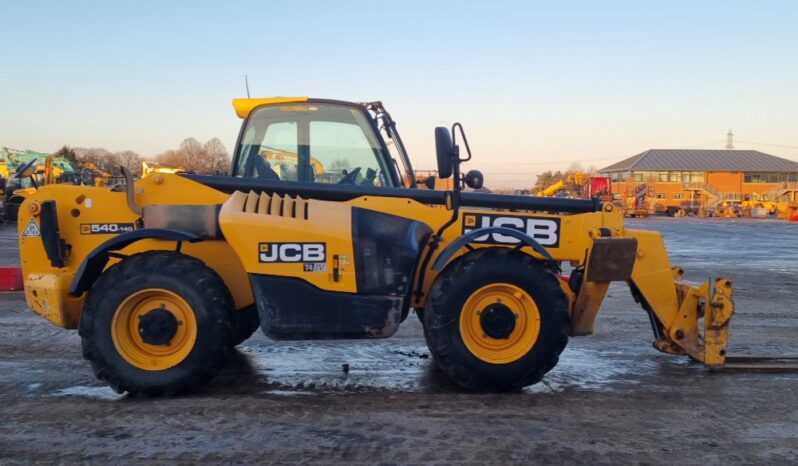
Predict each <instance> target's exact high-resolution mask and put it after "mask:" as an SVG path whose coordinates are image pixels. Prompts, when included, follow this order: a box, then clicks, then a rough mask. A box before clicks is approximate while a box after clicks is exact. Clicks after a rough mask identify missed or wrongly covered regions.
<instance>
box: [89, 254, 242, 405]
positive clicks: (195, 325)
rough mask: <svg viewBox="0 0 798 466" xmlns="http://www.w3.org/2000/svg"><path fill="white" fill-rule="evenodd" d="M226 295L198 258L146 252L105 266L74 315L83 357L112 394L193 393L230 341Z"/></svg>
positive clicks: (230, 307) (214, 370)
mask: <svg viewBox="0 0 798 466" xmlns="http://www.w3.org/2000/svg"><path fill="white" fill-rule="evenodd" d="M233 312H234V311H233V299H232V297H231V295H230V292H229V291H228V289H227V287H226V286H225V284H224V282H223V281H222V279H221V278H220V277H219V276H218V275H217V274H216V272H214V271H213V270H212V269H210V268H208V267H207V266H206V265H205V264H204V263H203V262H202V261H200V260H198V259H196V258H194V257H191V256H187V255H183V254H181V253H178V252H174V251H149V252H144V253H140V254H136V255H133V256H130V257H127V258H125V259H123V260H122V261H121V262H119V263H118V264H115V265H114V266H112V267H111V268H109V269H108V270H107V271H105V272H104V273H103V274H102V275H101V276H100V278H99V279H98V280H97V281H96V282H95V284H94V285H93V286H92V288H91V290H90V291H89V295H88V297H87V298H86V302H85V304H84V306H83V314H82V316H81V320H80V336H81V343H82V347H83V356H84V357H85V358H86V359H88V360H89V361H90V362H91V365H92V368H93V369H94V373H95V375H96V376H97V378H99V379H100V380H103V381H105V382H107V383H108V384H109V385H110V386H111V387H112V388H113V389H114V390H116V391H117V392H119V393H123V392H125V391H127V392H128V393H131V394H144V395H171V394H178V393H186V392H192V391H196V390H198V389H199V388H201V387H202V386H204V385H205V384H207V383H208V382H209V381H210V380H211V379H212V378H213V377H214V375H216V373H217V372H218V371H219V369H220V368H221V367H222V365H223V364H224V361H225V355H226V353H227V351H228V350H229V349H230V348H231V347H232V342H233V336H234V335H233V318H234V316H233Z"/></svg>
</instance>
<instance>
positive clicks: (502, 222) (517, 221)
mask: <svg viewBox="0 0 798 466" xmlns="http://www.w3.org/2000/svg"><path fill="white" fill-rule="evenodd" d="M488 227H504V228H512V229H513V230H518V231H521V232H523V233H526V234H527V235H529V236H531V237H532V238H533V239H534V240H535V241H537V242H538V243H540V245H541V246H550V247H554V248H556V247H559V245H560V219H559V218H548V217H515V216H510V215H494V214H465V215H464V216H463V234H466V233H469V232H471V231H473V230H476V229H478V228H488ZM474 241H475V242H477V243H493V244H518V243H520V242H521V241H520V240H519V239H518V238H513V237H512V236H507V235H503V234H501V233H492V234H487V235H482V236H479V237H477V238H476V239H475V240H474Z"/></svg>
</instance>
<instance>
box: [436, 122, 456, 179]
mask: <svg viewBox="0 0 798 466" xmlns="http://www.w3.org/2000/svg"><path fill="white" fill-rule="evenodd" d="M435 152H436V154H437V157H438V176H439V177H440V178H443V179H446V178H449V177H450V176H452V170H453V169H454V159H455V156H456V154H455V149H454V143H453V142H452V135H451V134H450V133H449V129H448V128H444V127H440V126H439V127H437V128H435Z"/></svg>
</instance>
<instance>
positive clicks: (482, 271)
mask: <svg viewBox="0 0 798 466" xmlns="http://www.w3.org/2000/svg"><path fill="white" fill-rule="evenodd" d="M234 106H235V109H236V112H237V114H238V115H239V116H240V117H242V118H243V119H244V121H243V128H242V131H241V133H240V134H241V136H240V138H241V139H240V140H239V141H238V143H237V144H236V145H235V147H237V148H238V149H237V151H236V153H235V155H234V158H233V165H232V170H231V176H226V175H225V176H222V175H215V176H207V175H196V174H191V173H153V174H151V175H149V176H145V177H143V178H142V179H141V180H138V181H134V179H133V177H132V175H131V174H130V173H126V177H127V185H126V189H125V190H124V191H119V190H111V189H108V188H101V187H90V186H68V185H47V186H44V187H42V188H41V189H39V190H38V191H37V192H35V193H34V194H32V195H30V196H29V197H28V198H27V199H26V201H25V203H24V204H23V206H22V209H21V211H20V221H19V235H20V253H21V257H22V271H23V276H24V282H25V296H26V299H27V302H28V304H29V306H30V308H31V309H32V310H33V311H34V312H36V313H38V314H40V315H41V316H43V317H44V318H46V319H48V320H50V321H51V322H53V323H54V324H56V325H58V326H60V327H64V328H79V333H80V336H81V343H82V347H83V355H84V356H85V357H86V358H87V359H88V360H89V361H90V362H91V364H92V367H93V368H94V371H95V374H96V375H97V377H98V378H100V379H101V380H103V381H105V382H107V383H108V384H109V385H110V386H111V387H113V388H114V389H115V390H117V391H120V392H122V391H128V392H131V393H146V394H172V393H180V392H186V391H192V390H196V389H198V388H200V387H202V386H203V385H204V384H206V383H207V382H208V381H209V380H211V378H212V377H213V376H214V375H215V374H216V373H217V372H218V371H219V369H220V368H221V366H222V364H223V363H224V360H225V354H226V353H227V351H229V350H230V348H232V347H233V346H235V345H236V344H238V343H240V342H241V341H243V340H245V339H246V338H248V337H249V336H250V335H251V334H252V333H253V332H254V331H255V330H256V329H257V328H260V329H261V330H262V331H263V332H264V333H265V334H266V335H268V336H269V337H271V338H274V339H324V338H335V339H345V338H364V339H369V338H385V337H389V336H391V335H392V334H394V333H395V332H396V330H397V329H398V327H399V325H400V324H401V322H402V321H403V320H404V319H405V318H406V317H407V316H408V315H409V313H410V311H411V309H414V310H415V312H416V313H417V314H418V316H419V318H420V319H421V321H422V324H423V328H424V335H425V338H426V341H427V344H428V346H429V349H430V352H431V353H432V356H433V357H434V358H435V361H436V363H437V364H438V366H440V367H441V368H442V369H443V371H444V372H445V373H446V374H447V375H448V376H449V377H451V379H452V380H454V381H455V382H456V383H458V384H459V385H461V386H463V387H466V388H469V389H479V388H496V389H513V388H518V387H523V386H526V385H530V384H534V383H536V382H538V381H540V380H541V378H542V377H543V376H544V375H545V374H546V373H547V372H548V371H549V370H551V369H552V368H554V367H555V366H556V364H557V362H558V360H559V357H560V353H561V352H562V350H563V349H564V348H565V345H566V343H567V341H568V338H569V337H574V336H581V335H588V334H590V333H592V332H593V328H594V322H595V319H596V316H597V313H598V311H599V307H600V305H601V303H602V301H603V299H604V297H605V295H606V293H607V289H608V287H609V286H610V283H612V282H615V281H622V282H627V283H628V284H629V286H630V288H631V292H632V295H633V297H634V299H635V300H636V301H637V302H639V303H640V304H641V306H642V308H643V310H644V312H645V313H646V314H647V315H648V318H649V319H650V321H651V326H652V329H653V333H654V337H653V341H654V346H655V348H657V349H658V350H660V351H662V352H665V353H670V354H675V355H682V356H687V357H690V358H691V359H693V360H695V361H699V362H702V363H704V364H705V365H707V366H709V367H711V368H713V369H722V368H726V369H730V368H733V367H734V364H736V363H737V362H736V361H733V360H732V358H730V357H729V356H727V355H726V346H727V337H728V331H729V324H730V322H731V318H732V315H733V313H734V304H733V301H732V284H731V282H730V281H729V280H728V279H726V278H722V277H717V278H714V279H712V280H710V281H707V282H704V283H692V282H689V281H687V280H686V279H685V274H684V271H683V270H682V269H681V268H679V267H674V266H672V265H671V264H670V261H669V259H668V255H667V251H666V249H665V245H664V243H663V240H662V237H661V236H660V234H659V233H657V232H653V231H644V230H636V229H630V228H626V227H625V226H624V221H623V212H622V210H620V209H618V208H617V207H616V206H614V205H612V204H609V203H603V204H602V203H601V202H600V201H599V200H598V199H561V198H548V197H533V196H514V195H500V194H485V193H481V192H466V191H464V188H465V187H470V188H472V189H479V188H480V187H481V184H482V176H481V174H480V173H479V172H478V171H476V170H471V171H469V172H467V173H462V172H461V164H462V163H464V162H466V161H468V160H470V159H471V151H470V148H469V146H468V142H467V140H466V138H465V134H464V132H463V129H462V126H461V125H460V124H455V125H454V126H453V127H452V129H451V131H450V130H449V129H447V128H436V130H435V139H436V149H437V153H436V154H437V160H438V176H439V177H440V178H441V179H451V180H452V189H451V190H447V191H440V190H423V189H417V186H416V182H415V176H414V172H413V170H412V167H411V164H410V160H409V157H408V156H407V153H406V151H405V148H404V145H403V144H402V141H401V138H400V136H399V134H398V132H397V131H396V128H395V123H394V122H393V120H392V119H391V117H390V115H389V114H388V112H387V111H386V110H385V108H384V107H383V105H382V104H381V103H380V102H370V103H350V102H342V101H333V100H324V99H308V98H276V99H269V98H266V99H237V100H235V101H234ZM273 125H286V126H288V127H289V128H290V129H291V130H292V132H291V133H288V134H291V135H292V136H291V137H293V138H295V144H296V146H297V148H298V149H297V151H296V153H297V157H296V173H292V175H291V176H292V179H291V180H286V179H284V178H281V177H280V176H279V174H278V175H277V177H275V172H274V170H272V169H271V167H269V166H268V165H267V164H266V160H264V157H263V155H262V152H263V149H264V148H268V147H273V141H272V138H273V136H274V134H276V133H280V134H282V135H283V136H284V135H285V134H286V132H285V131H282V132H281V131H276V130H275V131H272V130H271V129H272V128H273ZM286 126H284V127H283V128H285V127H286ZM318 126H324V127H326V128H333V127H334V128H335V131H332V130H330V131H316V132H314V131H311V130H310V128H314V127H318ZM342 135H346V137H342ZM388 140H390V141H391V142H392V146H393V147H394V148H395V149H396V151H397V152H396V156H395V157H394V156H392V155H391V153H390V152H389V150H388V144H387V143H386V141H388ZM458 140H459V141H462V142H458ZM331 147H334V148H335V150H330V148H331ZM342 148H343V149H346V150H345V151H344V152H343V153H347V154H357V156H355V155H351V156H350V158H349V159H347V160H345V162H346V163H347V164H348V166H350V167H352V168H351V169H350V170H348V171H347V172H346V173H344V172H341V173H338V174H336V177H337V178H336V179H333V180H325V181H324V182H318V181H316V177H315V175H316V174H317V173H318V167H315V166H314V164H313V162H312V159H311V157H310V153H311V152H312V153H313V154H314V157H316V158H317V159H318V160H319V161H320V163H321V162H323V163H324V164H325V165H328V166H329V165H330V162H331V161H332V160H335V159H336V157H340V154H341V153H342V151H341V149H342ZM363 154H368V156H365V155H363ZM361 171H370V172H372V173H373V176H374V177H376V181H375V183H374V184H373V185H369V186H366V185H363V184H362V183H359V182H358V176H359V173H360V172H361ZM314 172H315V173H314ZM293 177H295V178H293ZM566 264H567V265H569V266H570V267H571V270H570V275H569V277H568V278H567V280H566V279H563V278H562V274H563V268H562V267H563V266H564V265H566Z"/></svg>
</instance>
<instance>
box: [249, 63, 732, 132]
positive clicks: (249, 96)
mask: <svg viewBox="0 0 798 466" xmlns="http://www.w3.org/2000/svg"><path fill="white" fill-rule="evenodd" d="M244 86H246V87H247V99H250V98H251V97H250V95H249V76H247V75H244ZM729 131H731V130H729Z"/></svg>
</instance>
